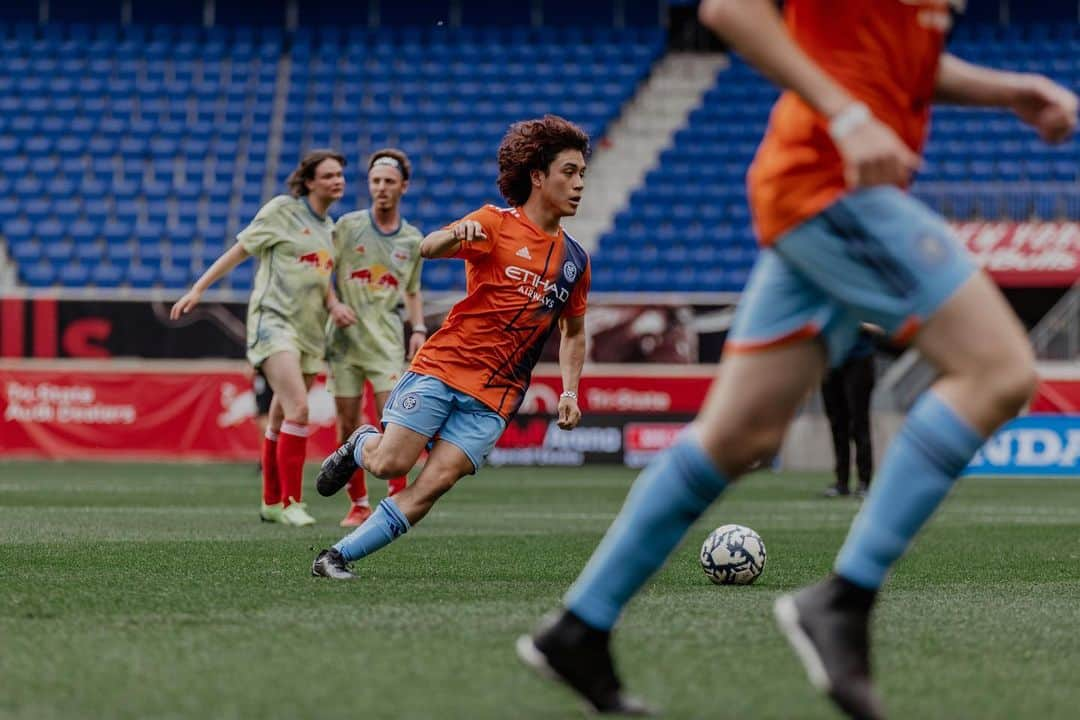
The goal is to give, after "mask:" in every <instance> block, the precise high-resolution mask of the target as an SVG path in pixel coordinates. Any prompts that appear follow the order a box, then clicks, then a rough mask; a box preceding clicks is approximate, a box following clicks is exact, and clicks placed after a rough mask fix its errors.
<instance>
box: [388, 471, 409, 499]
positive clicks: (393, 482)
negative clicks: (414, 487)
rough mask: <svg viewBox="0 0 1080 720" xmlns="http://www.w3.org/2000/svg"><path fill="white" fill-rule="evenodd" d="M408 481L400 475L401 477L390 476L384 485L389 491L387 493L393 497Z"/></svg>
mask: <svg viewBox="0 0 1080 720" xmlns="http://www.w3.org/2000/svg"><path fill="white" fill-rule="evenodd" d="M408 483H409V479H408V478H407V477H405V476H404V475H402V476H401V477H396V478H390V479H389V480H387V481H386V487H387V489H388V490H389V491H390V492H389V493H388V495H389V496H390V497H393V496H394V495H397V494H398V493H399V492H401V491H402V490H404V489H405V486H406V485H407V484H408Z"/></svg>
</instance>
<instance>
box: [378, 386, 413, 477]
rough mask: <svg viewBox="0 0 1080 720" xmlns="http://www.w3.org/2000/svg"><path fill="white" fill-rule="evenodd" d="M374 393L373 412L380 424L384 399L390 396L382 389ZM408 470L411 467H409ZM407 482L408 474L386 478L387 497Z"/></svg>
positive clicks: (388, 392)
mask: <svg viewBox="0 0 1080 720" xmlns="http://www.w3.org/2000/svg"><path fill="white" fill-rule="evenodd" d="M374 395H375V414H376V415H377V416H378V418H379V423H380V424H382V416H383V408H385V407H386V401H387V399H388V398H389V397H390V391H388V390H384V391H383V392H377V393H374ZM409 469H410V470H411V469H412V468H409ZM407 484H408V475H407V474H406V473H402V474H401V475H398V476H396V477H391V478H387V479H386V494H387V496H388V497H393V496H394V495H396V494H397V493H399V492H401V491H402V490H404V489H405V486H406V485H407Z"/></svg>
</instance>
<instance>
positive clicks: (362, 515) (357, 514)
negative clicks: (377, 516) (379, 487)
mask: <svg viewBox="0 0 1080 720" xmlns="http://www.w3.org/2000/svg"><path fill="white" fill-rule="evenodd" d="M369 517H371V506H370V505H353V506H352V507H350V508H349V514H348V515H346V516H345V519H344V520H342V521H341V522H340V523H338V524H339V525H341V527H359V526H360V525H363V524H364V521H365V520H367V519H368V518H369Z"/></svg>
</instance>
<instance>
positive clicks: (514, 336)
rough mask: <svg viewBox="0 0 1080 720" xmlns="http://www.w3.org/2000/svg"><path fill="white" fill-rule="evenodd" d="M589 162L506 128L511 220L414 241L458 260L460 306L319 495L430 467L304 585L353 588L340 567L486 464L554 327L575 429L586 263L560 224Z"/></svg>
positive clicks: (329, 467)
mask: <svg viewBox="0 0 1080 720" xmlns="http://www.w3.org/2000/svg"><path fill="white" fill-rule="evenodd" d="M588 149H589V139H588V136H587V135H585V133H584V132H583V131H582V130H581V129H580V128H578V127H577V126H576V125H574V124H572V123H570V122H568V121H566V120H564V119H562V118H560V117H556V116H553V115H547V116H545V117H543V118H541V119H537V120H529V121H525V122H520V123H516V124H515V125H513V126H511V128H510V130H509V131H508V132H507V133H506V136H505V137H504V138H503V140H502V143H501V144H500V145H499V153H498V161H499V180H498V184H499V190H500V191H501V192H502V194H503V197H505V198H506V200H507V202H509V204H510V207H508V208H502V209H500V208H496V207H493V206H490V205H489V206H486V207H483V208H480V209H479V210H477V211H475V212H473V213H470V214H469V215H467V216H465V217H464V218H463V219H462V220H460V221H458V222H456V223H454V224H452V225H450V226H448V227H446V228H444V229H442V230H437V231H435V232H433V233H431V234H430V235H428V236H427V237H426V238H424V241H423V243H422V244H421V246H420V252H421V254H422V255H423V256H424V257H425V258H439V257H458V258H463V259H464V260H465V268H466V273H467V286H466V295H465V298H464V299H463V300H461V301H460V302H458V303H457V304H456V305H455V306H454V307H453V309H452V310H451V311H450V314H449V315H448V316H447V318H446V322H444V323H443V325H442V327H441V328H439V330H438V331H437V332H436V333H435V334H434V335H432V336H431V337H430V338H429V339H428V340H427V342H425V343H424V345H423V346H422V347H421V348H420V350H419V352H417V354H416V356H415V357H414V358H413V361H412V365H411V367H410V372H409V373H407V374H406V375H405V377H403V378H402V379H401V380H400V381H399V382H398V384H397V386H396V387H395V388H394V390H393V392H391V394H390V398H389V399H388V400H387V402H386V407H385V408H384V410H383V416H382V421H383V425H384V426H385V428H386V430H385V434H383V433H380V432H378V431H377V430H376V429H375V428H374V427H373V426H371V425H366V426H363V427H361V428H360V429H358V430H357V431H356V432H355V433H353V434H352V436H350V438H349V439H348V441H347V442H345V444H343V445H342V446H341V447H340V448H338V450H337V451H336V452H335V453H334V454H333V455H331V456H330V457H329V458H327V459H326V461H325V462H324V463H323V466H322V469H321V471H320V472H319V476H318V478H317V480H316V487H317V489H318V491H319V493H320V494H322V495H332V494H334V493H336V492H337V491H338V490H340V489H341V488H342V487H344V485H345V484H346V483H347V482H348V481H349V478H350V477H351V476H352V474H353V472H354V471H355V470H356V469H357V468H358V467H363V468H365V469H366V470H367V471H368V472H370V473H372V474H373V475H375V476H377V477H380V478H387V477H395V476H398V475H402V474H404V473H405V472H407V471H408V470H409V468H411V467H412V466H413V464H414V463H415V462H416V460H417V458H418V456H419V455H420V453H421V451H422V450H423V449H424V447H425V446H428V445H429V444H430V445H431V453H430V454H429V455H428V459H427V462H426V463H425V465H424V469H423V470H422V471H421V473H420V475H419V476H417V478H416V480H414V481H413V484H412V485H410V486H409V487H407V488H406V489H404V490H402V491H401V492H399V493H397V494H396V495H394V497H390V498H386V499H385V500H383V501H382V502H381V503H379V506H378V508H377V509H376V510H375V512H374V513H372V515H371V517H369V518H368V520H367V522H365V523H364V524H363V525H361V526H360V527H359V528H357V529H356V530H355V531H354V532H353V533H352V534H350V535H348V536H347V537H345V538H343V539H342V540H341V541H340V542H338V543H337V544H336V545H334V546H333V547H332V548H329V549H326V550H323V551H322V552H320V553H319V555H318V557H317V558H316V559H315V562H314V564H313V565H312V569H311V571H312V574H313V575H317V576H324V577H330V578H335V579H349V578H353V577H355V575H353V573H352V572H350V571H349V569H348V568H347V567H346V563H348V562H351V561H353V560H357V559H359V558H362V557H365V556H367V555H370V554H371V553H373V552H375V551H376V550H379V549H380V548H382V547H384V546H386V545H387V544H389V543H390V542H392V541H393V540H395V539H396V538H398V537H399V536H401V535H402V534H404V533H405V532H406V531H408V530H409V529H410V528H411V527H412V526H413V525H415V524H416V523H417V522H419V521H420V520H421V519H422V518H423V517H424V516H425V515H427V513H428V511H429V510H431V506H432V505H433V504H434V503H435V501H436V500H438V499H439V497H441V496H442V494H443V493H445V492H446V491H447V490H449V489H450V488H452V487H453V486H454V483H456V482H457V481H458V480H459V479H460V478H462V477H463V476H465V475H469V474H472V473H475V472H476V471H477V470H478V469H479V468H480V466H481V465H483V464H484V461H485V460H486V459H487V456H488V454H489V453H490V452H491V449H492V448H493V447H494V446H495V441H496V440H498V439H499V436H500V435H501V434H502V432H503V429H504V428H505V427H506V422H507V421H508V420H509V419H510V418H511V417H512V416H513V415H514V413H515V412H517V409H518V407H519V406H520V405H521V401H522V398H523V397H524V395H525V390H526V388H527V387H528V385H529V380H530V378H531V376H532V370H533V368H534V367H535V365H536V362H537V360H538V359H539V358H540V353H541V351H542V349H543V347H544V343H545V341H546V340H547V338H548V337H549V336H550V335H551V333H552V332H553V331H554V330H555V329H556V327H557V328H558V329H559V331H560V332H561V333H562V342H561V345H560V347H559V366H560V369H561V371H562V380H563V393H562V396H561V397H560V398H559V408H558V414H559V417H558V425H559V427H561V428H563V429H571V428H573V427H575V426H576V425H577V424H578V421H579V420H580V418H581V411H580V409H579V408H578V404H577V388H578V379H579V378H580V376H581V368H582V364H583V363H584V361H585V306H586V301H587V296H588V291H589V278H590V269H589V256H588V255H587V254H586V252H585V250H584V249H583V248H582V247H581V245H579V244H578V243H577V242H576V241H575V240H574V239H573V238H571V237H570V236H569V235H567V234H566V232H565V231H564V230H563V228H562V225H561V220H562V218H564V217H568V216H571V215H574V214H575V213H576V212H577V207H578V203H579V202H581V195H582V192H583V191H584V189H585V158H586V156H587V155H588Z"/></svg>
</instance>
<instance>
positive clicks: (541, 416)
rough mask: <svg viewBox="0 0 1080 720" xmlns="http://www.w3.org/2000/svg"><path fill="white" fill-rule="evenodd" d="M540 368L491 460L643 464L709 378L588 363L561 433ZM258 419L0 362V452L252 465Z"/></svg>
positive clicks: (71, 367) (154, 380) (219, 370)
mask: <svg viewBox="0 0 1080 720" xmlns="http://www.w3.org/2000/svg"><path fill="white" fill-rule="evenodd" d="M230 367H231V366H230ZM236 367H238V368H239V367H241V366H240V365H236ZM543 368H544V369H542V371H541V372H539V373H538V374H537V375H536V376H535V377H534V380H533V384H532V387H531V388H530V389H529V392H528V394H527V395H526V397H525V401H524V403H523V405H522V408H521V413H520V414H519V416H518V417H517V418H516V419H515V421H514V422H513V423H511V425H510V426H509V427H508V428H507V431H506V433H505V434H504V435H503V437H502V438H501V439H500V441H499V444H498V449H499V451H498V452H497V453H495V454H494V455H493V458H492V460H493V462H497V463H500V464H501V463H507V464H566V465H578V464H581V463H583V462H620V461H623V462H626V463H629V464H632V465H638V464H641V463H643V462H645V461H647V459H648V458H649V457H651V456H652V455H653V454H655V452H657V451H659V450H661V449H663V448H664V447H666V446H667V445H668V444H670V443H671V441H672V440H673V439H674V437H675V435H676V434H677V433H678V431H679V430H680V429H681V428H682V427H683V426H684V425H685V423H686V422H687V421H688V420H689V419H690V418H692V417H693V416H694V414H695V413H696V412H697V411H698V409H699V408H700V406H701V403H702V401H703V400H704V398H705V396H706V394H707V392H708V389H709V385H710V384H711V382H712V376H713V373H714V371H715V369H714V368H710V367H703V366H691V367H684V368H680V367H676V366H666V367H660V366H638V367H634V368H633V369H631V368H629V367H627V366H591V367H589V368H587V371H586V376H585V377H584V378H583V379H582V381H581V387H580V392H579V400H580V404H581V406H582V410H583V412H584V413H585V420H584V422H583V425H582V427H581V428H579V430H575V431H573V432H569V433H567V432H563V431H559V430H558V429H557V427H555V424H554V423H553V422H552V420H551V417H552V415H554V413H555V409H556V407H557V406H558V397H559V393H560V392H561V390H562V381H561V379H560V378H559V376H558V375H557V374H556V373H554V372H552V369H551V366H543ZM629 372H635V373H638V374H633V375H631V374H627V373H629ZM308 402H309V415H310V422H311V425H312V428H313V429H314V434H313V435H312V439H311V441H310V442H309V444H308V458H309V459H310V460H319V459H322V458H323V457H325V456H326V455H327V454H329V453H330V452H332V451H333V450H334V448H335V447H336V446H337V441H336V435H335V432H334V403H333V398H331V397H330V395H329V394H328V393H327V392H326V386H325V384H324V382H323V381H322V380H321V379H320V380H318V381H316V383H315V385H314V386H313V387H312V389H311V392H310V394H309V399H308ZM1031 409H1032V412H1051V413H1074V414H1075V413H1078V412H1080V374H1078V375H1077V377H1071V376H1070V375H1068V374H1067V373H1065V374H1060V376H1059V377H1055V378H1051V379H1047V380H1045V381H1044V382H1043V383H1042V384H1041V385H1040V387H1039V391H1038V393H1037V395H1036V398H1035V400H1034V401H1033V403H1032V407H1031ZM254 414H255V399H254V395H253V393H252V391H251V385H250V382H249V381H248V378H247V377H246V376H245V374H244V373H243V372H241V371H240V370H238V369H237V370H231V369H224V368H223V366H222V365H221V364H220V363H215V364H212V365H201V364H199V363H145V362H144V363H125V364H121V363H108V364H105V363H103V364H101V365H99V366H98V367H97V369H88V368H86V367H85V366H83V365H76V364H72V363H64V362H56V363H52V364H49V365H44V366H36V367H33V368H31V367H29V365H28V364H27V363H14V364H0V415H2V420H0V456H6V457H13V456H32V457H46V458H54V459H82V458H100V459H148V460H153V459H161V460H178V459H191V460H198V459H208V460H254V459H255V458H257V457H258V450H259V443H260V438H259V434H258V431H257V430H256V427H255V424H254V422H253V418H254Z"/></svg>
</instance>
